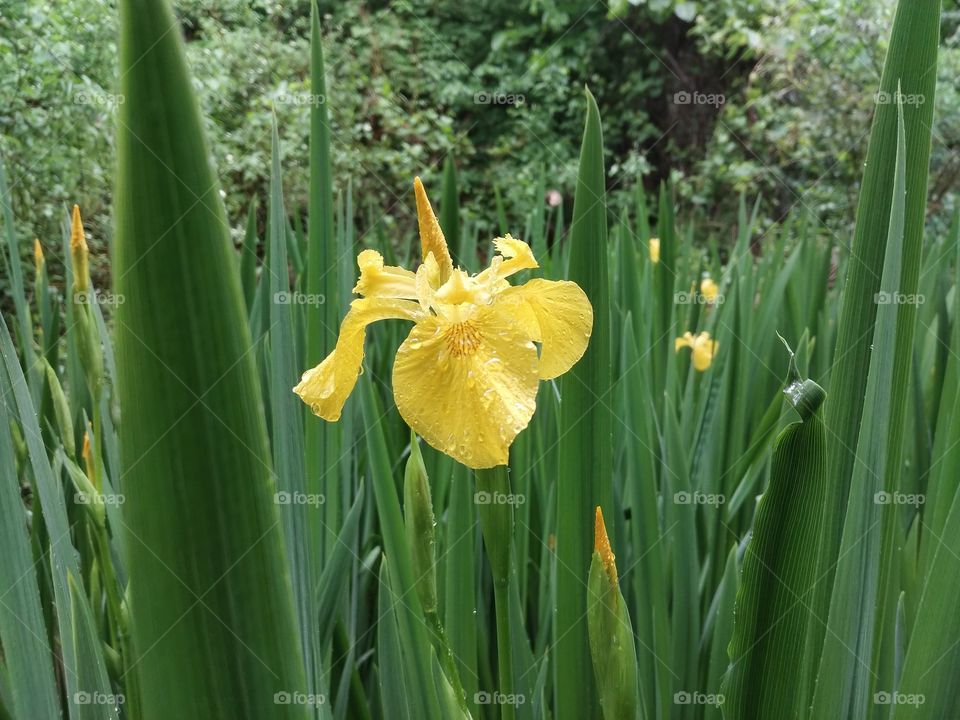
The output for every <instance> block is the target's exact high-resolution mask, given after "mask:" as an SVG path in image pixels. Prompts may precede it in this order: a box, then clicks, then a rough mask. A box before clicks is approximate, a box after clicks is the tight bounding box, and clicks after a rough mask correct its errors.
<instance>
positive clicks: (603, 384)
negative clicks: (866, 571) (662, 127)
mask: <svg viewBox="0 0 960 720" xmlns="http://www.w3.org/2000/svg"><path fill="white" fill-rule="evenodd" d="M586 97H587V116H586V124H585V127H584V132H583V144H582V146H581V150H580V170H579V175H578V179H577V191H576V196H575V198H574V207H573V223H572V225H571V227H570V246H571V247H570V263H569V279H570V280H573V281H574V282H576V283H577V284H578V285H580V287H581V288H583V291H584V292H585V293H586V294H587V297H588V298H589V299H590V302H591V304H592V305H593V335H592V337H591V339H590V345H589V347H588V348H587V352H586V353H585V354H584V356H583V358H582V359H581V360H580V362H578V363H577V364H576V365H574V367H573V369H572V370H570V372H568V373H566V374H565V375H564V376H563V378H562V379H561V383H560V388H561V390H560V396H561V398H562V399H561V403H560V436H561V438H563V440H562V442H561V443H560V473H559V476H558V478H557V503H558V504H557V538H558V540H557V603H556V621H555V628H554V637H555V639H556V648H555V650H556V655H555V657H556V686H555V691H556V701H555V706H556V713H557V715H556V717H557V718H558V720H568V719H572V718H576V719H577V720H580V719H581V718H586V717H589V716H590V713H591V712H592V710H591V708H592V707H594V706H595V703H596V698H595V690H594V689H593V682H592V670H591V667H590V655H589V646H588V642H587V626H586V595H585V594H584V592H583V590H584V587H585V586H586V583H587V574H588V570H589V566H590V557H591V552H592V548H593V513H594V508H596V506H597V505H600V506H601V507H602V508H603V510H604V513H605V514H606V515H607V517H610V518H613V517H614V509H613V485H612V483H611V482H610V478H611V473H612V454H613V445H612V430H611V428H612V422H613V420H612V417H611V410H610V404H611V403H612V402H613V401H612V398H610V397H609V395H610V388H611V383H612V379H611V372H612V371H611V347H610V290H609V277H608V272H607V207H606V201H605V194H606V191H605V174H604V165H603V132H602V130H601V127H600V111H599V109H598V108H597V103H596V101H595V100H594V98H593V95H591V94H590V91H589V90H588V91H586Z"/></svg>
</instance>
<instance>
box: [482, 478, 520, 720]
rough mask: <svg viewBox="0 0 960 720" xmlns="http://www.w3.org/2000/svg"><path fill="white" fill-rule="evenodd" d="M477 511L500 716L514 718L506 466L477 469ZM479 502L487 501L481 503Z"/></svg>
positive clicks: (510, 531)
mask: <svg viewBox="0 0 960 720" xmlns="http://www.w3.org/2000/svg"><path fill="white" fill-rule="evenodd" d="M476 477H477V490H478V491H479V492H478V493H477V496H478V508H479V512H480V529H481V531H482V532H483V545H484V547H485V548H486V549H487V558H488V559H489V561H490V569H491V571H492V573H493V601H494V609H495V612H496V621H497V666H498V668H499V673H500V692H501V693H502V694H503V695H504V696H505V697H504V698H503V699H504V700H506V702H502V703H501V704H500V713H501V715H500V717H501V718H502V719H503V720H514V718H515V717H516V714H515V710H514V705H513V703H512V702H510V701H511V700H512V697H511V696H512V695H513V653H512V652H511V643H510V604H509V603H510V583H511V581H512V579H513V574H512V572H511V568H510V543H511V542H512V541H513V503H512V502H510V500H511V498H510V478H509V476H508V475H507V467H506V466H505V465H500V466H497V467H495V468H491V469H488V470H477V472H476ZM481 499H484V500H486V502H480V500H481Z"/></svg>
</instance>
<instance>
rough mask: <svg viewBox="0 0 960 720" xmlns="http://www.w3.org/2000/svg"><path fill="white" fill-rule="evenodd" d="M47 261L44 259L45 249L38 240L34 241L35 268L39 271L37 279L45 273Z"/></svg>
mask: <svg viewBox="0 0 960 720" xmlns="http://www.w3.org/2000/svg"><path fill="white" fill-rule="evenodd" d="M45 263H46V260H45V259H44V257H43V248H42V247H41V246H40V241H39V240H38V239H37V238H34V239H33V267H34V269H35V270H36V271H37V277H40V275H41V274H42V273H43V266H44V264H45Z"/></svg>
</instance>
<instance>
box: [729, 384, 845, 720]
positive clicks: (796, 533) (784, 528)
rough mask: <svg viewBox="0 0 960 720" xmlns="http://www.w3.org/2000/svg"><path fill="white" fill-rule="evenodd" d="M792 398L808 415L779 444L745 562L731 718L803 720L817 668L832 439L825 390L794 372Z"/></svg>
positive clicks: (732, 655)
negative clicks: (813, 637) (815, 638)
mask: <svg viewBox="0 0 960 720" xmlns="http://www.w3.org/2000/svg"><path fill="white" fill-rule="evenodd" d="M791 374H792V377H791V379H790V380H788V383H789V384H788V385H787V387H786V388H785V389H784V393H785V394H786V396H787V398H788V399H789V400H790V402H791V404H792V405H793V406H794V408H795V409H796V410H797V412H798V413H799V414H800V422H795V423H791V424H790V425H789V426H787V427H786V428H785V429H784V430H783V432H781V433H780V436H779V437H778V438H777V441H776V444H775V445H774V449H773V459H772V460H771V468H770V482H769V484H768V486H767V488H766V490H765V491H764V493H763V496H762V498H761V499H760V503H759V505H758V507H757V512H756V517H755V519H754V526H753V534H752V536H751V538H750V541H749V543H748V544H747V547H746V551H745V553H744V557H743V570H742V572H741V578H740V586H739V589H738V591H737V599H736V608H735V611H734V623H733V636H732V638H731V640H730V647H729V654H730V669H729V671H728V673H727V676H726V678H725V680H724V684H723V695H724V697H725V703H724V707H723V712H724V717H725V718H728V719H729V720H737V719H739V718H753V717H791V718H793V717H802V716H803V715H804V713H805V709H806V706H807V703H808V693H809V691H810V689H811V688H812V677H813V670H814V668H815V666H816V664H815V659H816V658H815V657H814V656H813V653H814V651H815V648H813V647H811V645H812V643H811V641H810V639H809V636H810V634H811V628H812V627H813V626H814V625H817V626H818V625H819V622H820V621H819V619H818V618H817V617H816V616H815V614H814V609H813V608H812V607H811V602H812V598H813V597H814V595H815V593H813V592H812V590H813V588H815V587H816V580H817V551H818V549H819V546H820V542H821V535H822V532H821V527H822V526H821V523H822V505H823V497H824V494H825V492H826V483H827V474H826V433H825V431H824V427H823V422H822V420H821V418H820V412H819V408H820V404H821V403H822V402H823V399H824V397H825V395H824V392H823V389H822V388H821V387H820V386H819V385H817V384H816V383H815V382H813V381H812V380H807V381H800V379H799V375H798V374H796V366H795V365H793V372H792V373H791Z"/></svg>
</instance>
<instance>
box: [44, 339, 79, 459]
mask: <svg viewBox="0 0 960 720" xmlns="http://www.w3.org/2000/svg"><path fill="white" fill-rule="evenodd" d="M41 357H42V356H41ZM42 360H43V364H44V370H45V373H46V376H47V388H48V389H49V390H50V399H51V400H52V401H53V416H54V418H55V419H56V421H57V429H58V430H59V431H60V442H62V443H63V449H64V450H65V451H66V453H67V455H68V456H69V457H71V458H73V457H76V454H77V443H76V441H75V440H74V437H73V417H72V415H71V413H70V403H69V402H68V401H67V396H66V394H64V392H63V386H62V385H61V384H60V378H58V377H57V372H56V370H54V369H53V366H52V365H51V364H50V363H49V362H47V359H46V358H42Z"/></svg>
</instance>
